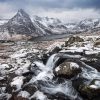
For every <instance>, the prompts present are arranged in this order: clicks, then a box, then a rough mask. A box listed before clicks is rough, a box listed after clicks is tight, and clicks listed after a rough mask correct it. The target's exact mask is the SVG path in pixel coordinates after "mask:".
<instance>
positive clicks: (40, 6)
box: [0, 0, 100, 21]
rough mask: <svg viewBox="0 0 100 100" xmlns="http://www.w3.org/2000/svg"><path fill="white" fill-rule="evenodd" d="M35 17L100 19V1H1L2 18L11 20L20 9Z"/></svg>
mask: <svg viewBox="0 0 100 100" xmlns="http://www.w3.org/2000/svg"><path fill="white" fill-rule="evenodd" d="M20 8H22V9H24V10H25V11H26V12H27V13H28V14H29V15H30V16H31V17H32V16H33V15H39V16H49V17H56V18H60V19H62V20H63V21H65V20H66V21H76V20H81V19H85V18H99V17H100V0H0V18H11V17H12V16H14V15H15V14H16V12H17V10H18V9H20Z"/></svg>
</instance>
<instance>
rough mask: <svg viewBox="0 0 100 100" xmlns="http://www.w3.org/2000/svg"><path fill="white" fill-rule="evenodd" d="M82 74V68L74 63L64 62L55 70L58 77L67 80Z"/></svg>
mask: <svg viewBox="0 0 100 100" xmlns="http://www.w3.org/2000/svg"><path fill="white" fill-rule="evenodd" d="M80 72H81V68H80V67H79V65H78V64H76V63H74V62H67V61H65V62H63V63H62V64H60V65H59V66H58V67H56V68H55V69H54V73H55V75H56V76H61V77H65V78H72V77H74V76H76V75H77V74H78V73H80Z"/></svg>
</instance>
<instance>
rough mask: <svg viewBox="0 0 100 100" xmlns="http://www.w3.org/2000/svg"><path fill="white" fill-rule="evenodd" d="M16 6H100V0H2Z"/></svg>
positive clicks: (0, 0)
mask: <svg viewBox="0 0 100 100" xmlns="http://www.w3.org/2000/svg"><path fill="white" fill-rule="evenodd" d="M0 2H6V3H11V4H13V5H14V6H17V7H18V8H19V7H23V8H26V7H27V5H30V6H34V7H41V8H48V9H50V8H67V9H68V8H69V9H73V8H96V9H99V8H100V0H0Z"/></svg>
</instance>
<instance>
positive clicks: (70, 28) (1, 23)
mask: <svg viewBox="0 0 100 100" xmlns="http://www.w3.org/2000/svg"><path fill="white" fill-rule="evenodd" d="M99 30H100V19H85V20H82V21H80V22H78V23H74V22H73V23H66V24H65V23H63V22H62V21H60V20H59V19H57V18H48V17H39V16H33V18H30V16H29V15H28V14H27V13H26V12H25V11H24V10H23V9H19V10H18V12H17V13H16V15H15V16H14V17H12V18H11V19H9V20H8V19H4V20H3V19H0V40H7V39H13V40H15V39H23V38H30V37H37V36H45V35H53V34H68V33H69V32H70V33H76V32H88V31H89V32H96V31H99Z"/></svg>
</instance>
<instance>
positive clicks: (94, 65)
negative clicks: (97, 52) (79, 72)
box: [84, 60, 100, 72]
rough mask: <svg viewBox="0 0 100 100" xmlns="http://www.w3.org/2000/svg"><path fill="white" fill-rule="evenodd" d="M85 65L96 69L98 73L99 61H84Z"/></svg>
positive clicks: (99, 69)
mask: <svg viewBox="0 0 100 100" xmlns="http://www.w3.org/2000/svg"><path fill="white" fill-rule="evenodd" d="M84 62H85V63H86V64H87V65H89V66H91V67H93V68H95V69H97V70H98V71H99V72H100V61H99V60H97V61H84Z"/></svg>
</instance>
